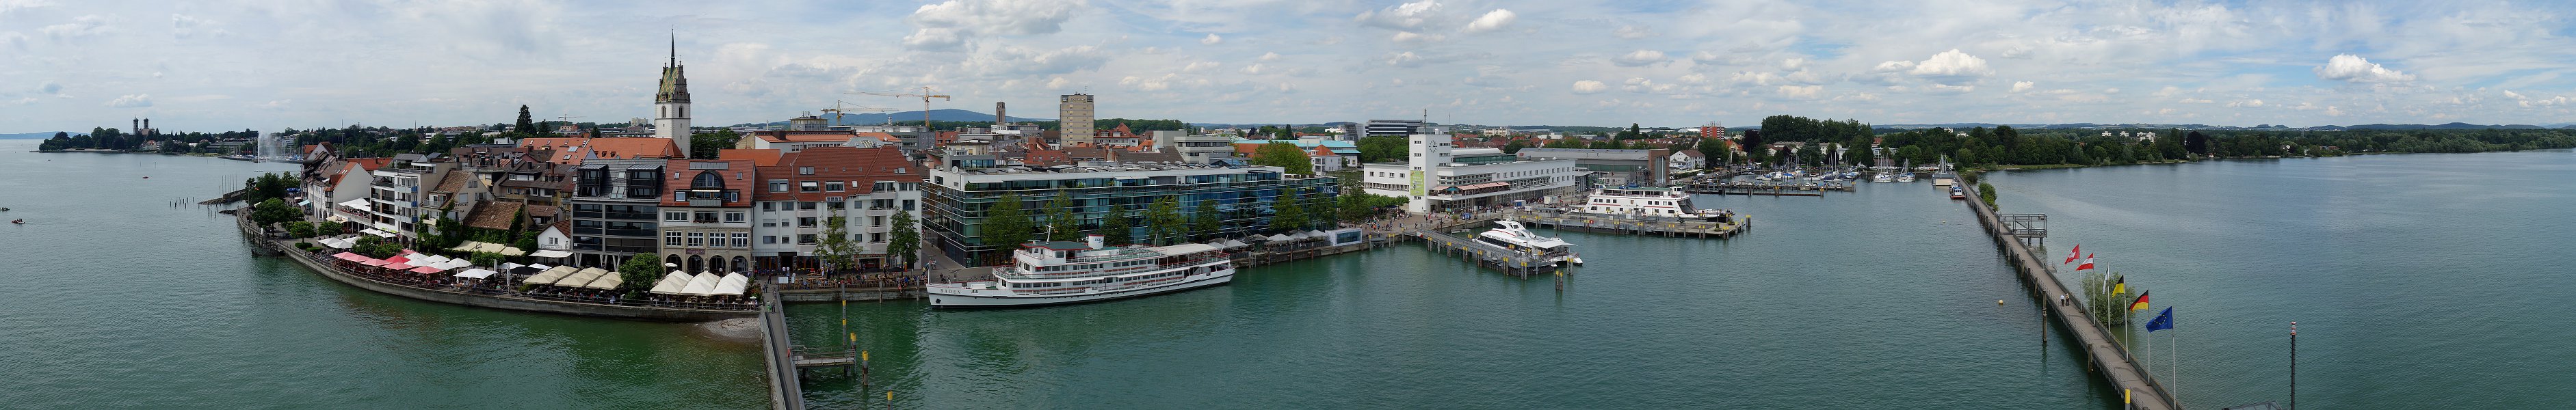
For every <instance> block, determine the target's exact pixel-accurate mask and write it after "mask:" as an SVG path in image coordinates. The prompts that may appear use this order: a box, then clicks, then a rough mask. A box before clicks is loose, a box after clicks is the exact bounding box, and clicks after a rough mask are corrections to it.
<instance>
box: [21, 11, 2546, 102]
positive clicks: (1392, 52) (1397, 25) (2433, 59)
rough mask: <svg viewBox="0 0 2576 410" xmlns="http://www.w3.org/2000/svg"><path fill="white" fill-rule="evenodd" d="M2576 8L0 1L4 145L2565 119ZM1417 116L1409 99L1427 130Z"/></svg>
mask: <svg viewBox="0 0 2576 410" xmlns="http://www.w3.org/2000/svg"><path fill="white" fill-rule="evenodd" d="M2570 14H2576V3H2571V2H2510V1H2507V2H2489V1H2443V2H2425V1H2310V2H2301V1H2259V2H2237V1H2220V2H2201V1H1834V0H1822V1H1817V0H1809V1H1771V0H1746V1H1664V0H1629V1H1580V0H1563V1H1464V0H1461V1H1438V0H1424V1H1419V2H1397V1H1344V0H1240V1H1236V0H946V1H937V2H919V1H761V0H751V1H726V2H667V3H664V2H624V1H537V0H399V1H396V0H381V1H367V0H357V1H332V0H287V1H223V0H214V1H191V2H135V1H115V0H90V1H69V0H0V133H14V132H36V131H55V130H88V129H89V128H91V127H119V128H123V127H125V126H126V125H127V124H128V119H131V118H135V117H150V118H153V119H154V120H155V124H154V125H156V126H159V128H162V129H164V130H181V131H220V130H239V129H258V130H266V131H274V130H278V129H283V128H288V127H295V128H310V127H340V126H346V125H349V124H353V123H356V124H365V125H369V126H379V125H381V126H397V127H401V126H412V125H415V124H417V125H464V124H492V123H503V122H510V121H513V120H514V119H515V118H516V115H517V108H518V107H519V106H520V105H523V104H524V105H527V106H529V107H530V108H531V110H532V111H533V113H534V115H535V116H537V117H541V118H555V117H558V116H561V117H566V118H569V119H572V120H574V121H595V122H619V121H625V120H628V119H632V118H637V117H649V116H650V115H651V114H652V112H653V107H652V94H653V91H654V82H655V79H656V78H657V76H658V74H659V68H660V66H662V65H663V64H664V63H665V61H666V60H667V59H669V58H670V56H671V54H672V53H673V52H674V50H673V43H672V42H673V39H672V37H673V36H675V35H676V37H677V44H676V45H677V47H676V52H677V54H678V57H679V60H680V61H681V62H682V63H684V64H685V65H686V66H687V73H688V77H689V83H690V91H691V92H692V94H693V97H694V100H695V105H694V107H693V109H694V110H695V113H694V114H695V117H696V118H695V123H696V124H698V125H701V126H704V125H723V124H735V123H746V122H764V121H774V120H780V119H784V118H788V117H792V116H795V115H798V114H799V113H801V112H807V111H814V110H818V109H822V108H829V107H832V106H834V104H835V102H836V101H845V102H847V103H849V104H851V105H857V106H868V107H882V108H893V109H898V110H918V109H921V108H922V105H921V100H920V99H918V98H900V97H883V96H870V95H851V94H845V92H849V91H898V92H900V91H901V90H906V89H909V90H914V91H918V90H921V87H925V86H926V87H930V90H932V91H934V92H936V93H938V94H947V95H952V96H954V98H953V99H952V100H947V101H933V102H932V105H931V107H932V108H955V109H966V110H974V111H979V112H990V111H991V110H992V107H993V103H994V102H997V101H999V102H1007V103H1009V104H1010V106H1011V107H1012V108H1013V110H1012V111H1011V114H1012V115H1013V116H1018V117H1037V118H1053V117H1056V115H1055V114H1056V113H1055V105H1056V104H1055V102H1056V98H1057V96H1058V95H1062V94H1071V93H1076V92H1088V93H1090V94H1093V95H1096V96H1097V97H1096V98H1097V99H1098V101H1099V103H1098V115H1099V116H1100V117H1103V118H1151V119H1179V120H1184V121H1190V122H1202V123H1209V122H1214V123H1320V122H1330V121H1365V120H1368V119H1376V118H1384V119H1404V118H1422V117H1426V116H1427V117H1428V118H1429V119H1430V120H1432V121H1434V122H1443V123H1463V124H1483V125H1603V126H1622V125H1627V124H1629V123H1641V124H1644V125H1646V126H1697V125H1701V124H1706V123H1711V122H1716V123H1721V124H1729V125H1739V126H1742V125H1755V124H1757V123H1758V122H1759V120H1760V119H1761V118H1762V117H1765V116H1769V115H1775V114H1790V115H1802V116H1809V117H1819V118H1836V119H1841V118H1851V119H1859V120H1861V121H1864V122H1869V123H1876V124H1920V123H1950V122H1992V123H2071V122H2092V123H2167V124H2183V123H2199V124H2212V125H2236V126H2250V125H2258V124H2283V125H2291V126H2313V125H2349V124H2367V123H2447V122H2468V123H2476V124H2556V123H2567V122H2576V104H2571V101H2570V100H2569V98H2570V97H2569V96H2571V95H2576V75H2569V74H2576V72H2571V70H2576V40H2571V37H2576V21H2570V19H2569V17H2568V16H2569V15H2570ZM1426 112H1427V114H1426Z"/></svg>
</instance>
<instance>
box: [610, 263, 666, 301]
mask: <svg viewBox="0 0 2576 410" xmlns="http://www.w3.org/2000/svg"><path fill="white" fill-rule="evenodd" d="M670 271H671V270H670V269H667V268H666V267H664V266H662V258H658V257H654V256H653V254H650V253H638V254H635V256H628V257H626V263H624V264H619V265H617V278H618V280H623V281H625V282H621V283H618V284H617V288H618V289H623V290H625V291H626V297H628V298H638V297H643V296H644V291H648V290H653V285H654V282H659V281H661V279H662V275H663V273H664V272H670Z"/></svg>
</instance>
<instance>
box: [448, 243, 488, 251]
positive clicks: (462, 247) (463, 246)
mask: <svg viewBox="0 0 2576 410" xmlns="http://www.w3.org/2000/svg"><path fill="white" fill-rule="evenodd" d="M482 244H483V243H482V242H475V241H465V243H464V244H460V245H456V247H454V248H447V250H451V251H462V252H473V251H474V246H475V245H482Z"/></svg>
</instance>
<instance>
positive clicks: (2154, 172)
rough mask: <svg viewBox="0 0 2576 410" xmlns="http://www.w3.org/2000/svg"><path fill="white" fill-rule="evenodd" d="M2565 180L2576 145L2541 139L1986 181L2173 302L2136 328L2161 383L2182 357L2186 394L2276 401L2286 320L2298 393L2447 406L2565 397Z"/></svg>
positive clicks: (2575, 193)
mask: <svg viewBox="0 0 2576 410" xmlns="http://www.w3.org/2000/svg"><path fill="white" fill-rule="evenodd" d="M2569 177H2576V153H2571V152H2570V151H2568V150H2549V151H2530V152H2500V153H2479V154H2406V155H2374V156H2357V157H2343V158H2311V159H2282V160H2260V161H2216V162H2207V163H2196V164H2182V165H2143V166H2127V167H2111V168H2094V169H2069V170H2046V171H2021V172H2008V173H2002V174H1996V175H1993V176H1991V177H1990V178H1989V179H1988V182H1989V183H1992V184H1994V185H1995V188H1996V190H1997V191H1998V192H1999V195H1998V198H1997V200H1996V202H1997V203H1998V204H1999V205H2000V206H2001V208H2002V212H2005V213H2045V214H2048V216H2049V226H2048V228H2049V236H2050V237H2049V238H2048V243H2049V244H2050V245H2052V246H2053V247H2056V248H2058V249H2065V248H2067V247H2071V246H2075V245H2077V244H2081V245H2082V246H2083V248H2084V251H2085V252H2086V253H2091V254H2095V255H2099V259H2098V262H2099V267H2101V268H2105V269H2109V270H2113V271H2118V272H2121V273H2125V274H2127V276H2128V281H2129V283H2130V285H2131V286H2144V287H2146V288H2148V289H2149V291H2151V292H2154V293H2153V295H2152V296H2151V298H2152V300H2151V301H2150V302H2151V303H2152V304H2153V305H2154V306H2155V307H2154V310H2155V311H2161V310H2162V309H2163V308H2164V307H2166V306H2173V307H2175V309H2174V310H2175V313H2174V315H2175V322H2176V327H2175V329H2174V330H2172V331H2158V332H2155V334H2154V335H2153V336H2154V337H2153V338H2152V340H2146V341H2139V342H2133V343H2131V344H2132V346H2133V347H2135V348H2137V349H2138V350H2141V351H2142V353H2145V354H2147V355H2149V358H2148V360H2149V361H2150V362H2153V363H2155V365H2153V366H2151V367H2154V368H2155V369H2156V372H2157V374H2159V375H2160V377H2162V378H2164V379H2165V380H2166V381H2168V382H2169V383H2170V382H2173V381H2174V380H2173V379H2172V377H2171V375H2172V371H2173V370H2174V368H2175V364H2177V363H2176V362H2175V361H2173V360H2170V359H2172V358H2177V357H2178V358H2180V360H2179V363H2178V364H2179V366H2178V368H2179V370H2180V371H2181V373H2182V374H2181V379H2180V383H2179V384H2180V386H2179V388H2180V390H2181V396H2182V398H2183V400H2184V403H2185V404H2186V405H2188V406H2189V407H2194V408H2215V407H2220V406H2226V405H2233V404H2242V403H2248V402H2255V401H2262V400H2279V401H2282V402H2283V403H2284V404H2286V403H2287V401H2288V399H2289V396H2290V370H2289V366H2290V352H2289V349H2290V340H2289V330H2290V329H2289V325H2290V322H2292V321H2296V322H2299V341H2298V343H2299V346H2298V348H2299V352H2298V366H2299V369H2298V370H2299V371H2298V377H2299V380H2298V382H2299V394H2298V396H2299V404H2300V405H2303V406H2314V407H2317V408H2418V409H2433V408H2454V409H2457V408H2564V407H2568V405H2569V404H2570V403H2576V360H2569V358H2571V357H2576V342H2571V340H2576V326H2569V324H2576V308H2571V307H2570V306H2569V302H2570V301H2576V275H2571V273H2576V268H2571V266H2576V253H2570V252H2569V251H2568V249H2569V246H2570V245H2576V217H2571V216H2570V215H2569V210H2571V209H2576V208H2571V207H2570V206H2569V204H2571V203H2576V182H2571V181H2570V180H2569V179H2568V178H2569ZM2054 252H2065V251H2063V250H2058V251H2051V252H2046V253H2048V254H2049V255H2062V254H2061V253H2054ZM2068 279H2069V282H2068V283H2074V282H2072V277H2071V276H2070V277H2069V278H2068ZM2146 313H2150V314H2152V313H2153V312H2152V311H2151V312H2146ZM2147 317H2152V316H2142V317H2141V319H2140V322H2141V323H2143V322H2144V319H2145V318H2147ZM2131 330H2135V328H2132V329H2131ZM2176 347H2179V349H2180V350H2179V352H2175V351H2173V349H2174V348H2176Z"/></svg>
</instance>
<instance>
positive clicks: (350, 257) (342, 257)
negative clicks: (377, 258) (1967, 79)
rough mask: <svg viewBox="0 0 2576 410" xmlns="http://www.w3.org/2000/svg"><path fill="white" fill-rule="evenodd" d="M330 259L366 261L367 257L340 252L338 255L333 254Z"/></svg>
mask: <svg viewBox="0 0 2576 410" xmlns="http://www.w3.org/2000/svg"><path fill="white" fill-rule="evenodd" d="M331 257H334V258H340V260H344V261H354V260H366V259H367V256H366V255H359V254H357V253H356V252H341V253H338V254H333V255H331Z"/></svg>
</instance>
